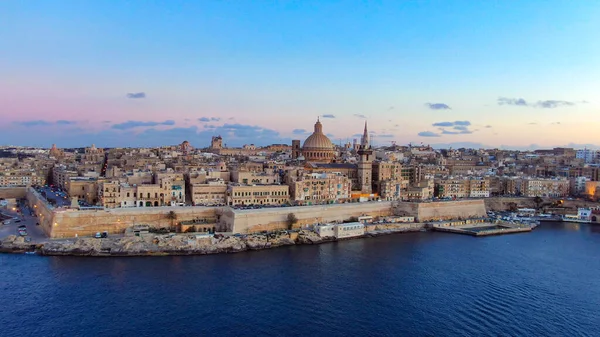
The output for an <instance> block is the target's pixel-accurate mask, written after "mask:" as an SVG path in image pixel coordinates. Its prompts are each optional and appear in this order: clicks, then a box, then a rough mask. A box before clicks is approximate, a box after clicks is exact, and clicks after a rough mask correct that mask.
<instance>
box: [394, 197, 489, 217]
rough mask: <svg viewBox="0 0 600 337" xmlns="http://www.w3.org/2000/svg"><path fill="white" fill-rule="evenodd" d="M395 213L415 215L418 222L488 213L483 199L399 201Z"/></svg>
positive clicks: (478, 215) (395, 206) (395, 205)
mask: <svg viewBox="0 0 600 337" xmlns="http://www.w3.org/2000/svg"><path fill="white" fill-rule="evenodd" d="M393 213H394V214H395V215H405V216H414V217H415V220H416V221H418V222H426V221H434V220H452V219H458V218H463V219H466V218H481V217H485V216H486V215H487V214H486V208H485V203H484V200H483V199H478V200H457V201H440V202H420V203H416V202H397V203H394V205H393Z"/></svg>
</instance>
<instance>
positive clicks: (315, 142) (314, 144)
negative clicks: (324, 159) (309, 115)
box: [302, 120, 333, 150]
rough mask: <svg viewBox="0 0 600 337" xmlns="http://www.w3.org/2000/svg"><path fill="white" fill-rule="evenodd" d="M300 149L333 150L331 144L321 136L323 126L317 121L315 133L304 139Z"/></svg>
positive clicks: (325, 137)
mask: <svg viewBox="0 0 600 337" xmlns="http://www.w3.org/2000/svg"><path fill="white" fill-rule="evenodd" d="M302 148H303V149H308V148H310V149H323V150H333V143H332V142H331V140H329V138H328V137H327V136H325V135H324V134H323V125H322V124H321V122H319V120H317V123H315V132H313V134H312V135H310V136H308V138H306V140H305V141H304V145H303V146H302Z"/></svg>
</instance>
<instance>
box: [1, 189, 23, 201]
mask: <svg viewBox="0 0 600 337" xmlns="http://www.w3.org/2000/svg"><path fill="white" fill-rule="evenodd" d="M26 194H27V187H0V199H22V198H25V196H26Z"/></svg>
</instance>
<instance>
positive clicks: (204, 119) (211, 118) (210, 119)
mask: <svg viewBox="0 0 600 337" xmlns="http://www.w3.org/2000/svg"><path fill="white" fill-rule="evenodd" d="M220 120H221V118H220V117H200V118H198V121H200V122H202V123H206V122H218V121H220Z"/></svg>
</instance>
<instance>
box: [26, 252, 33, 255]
mask: <svg viewBox="0 0 600 337" xmlns="http://www.w3.org/2000/svg"><path fill="white" fill-rule="evenodd" d="M25 254H27V255H35V252H25Z"/></svg>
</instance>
